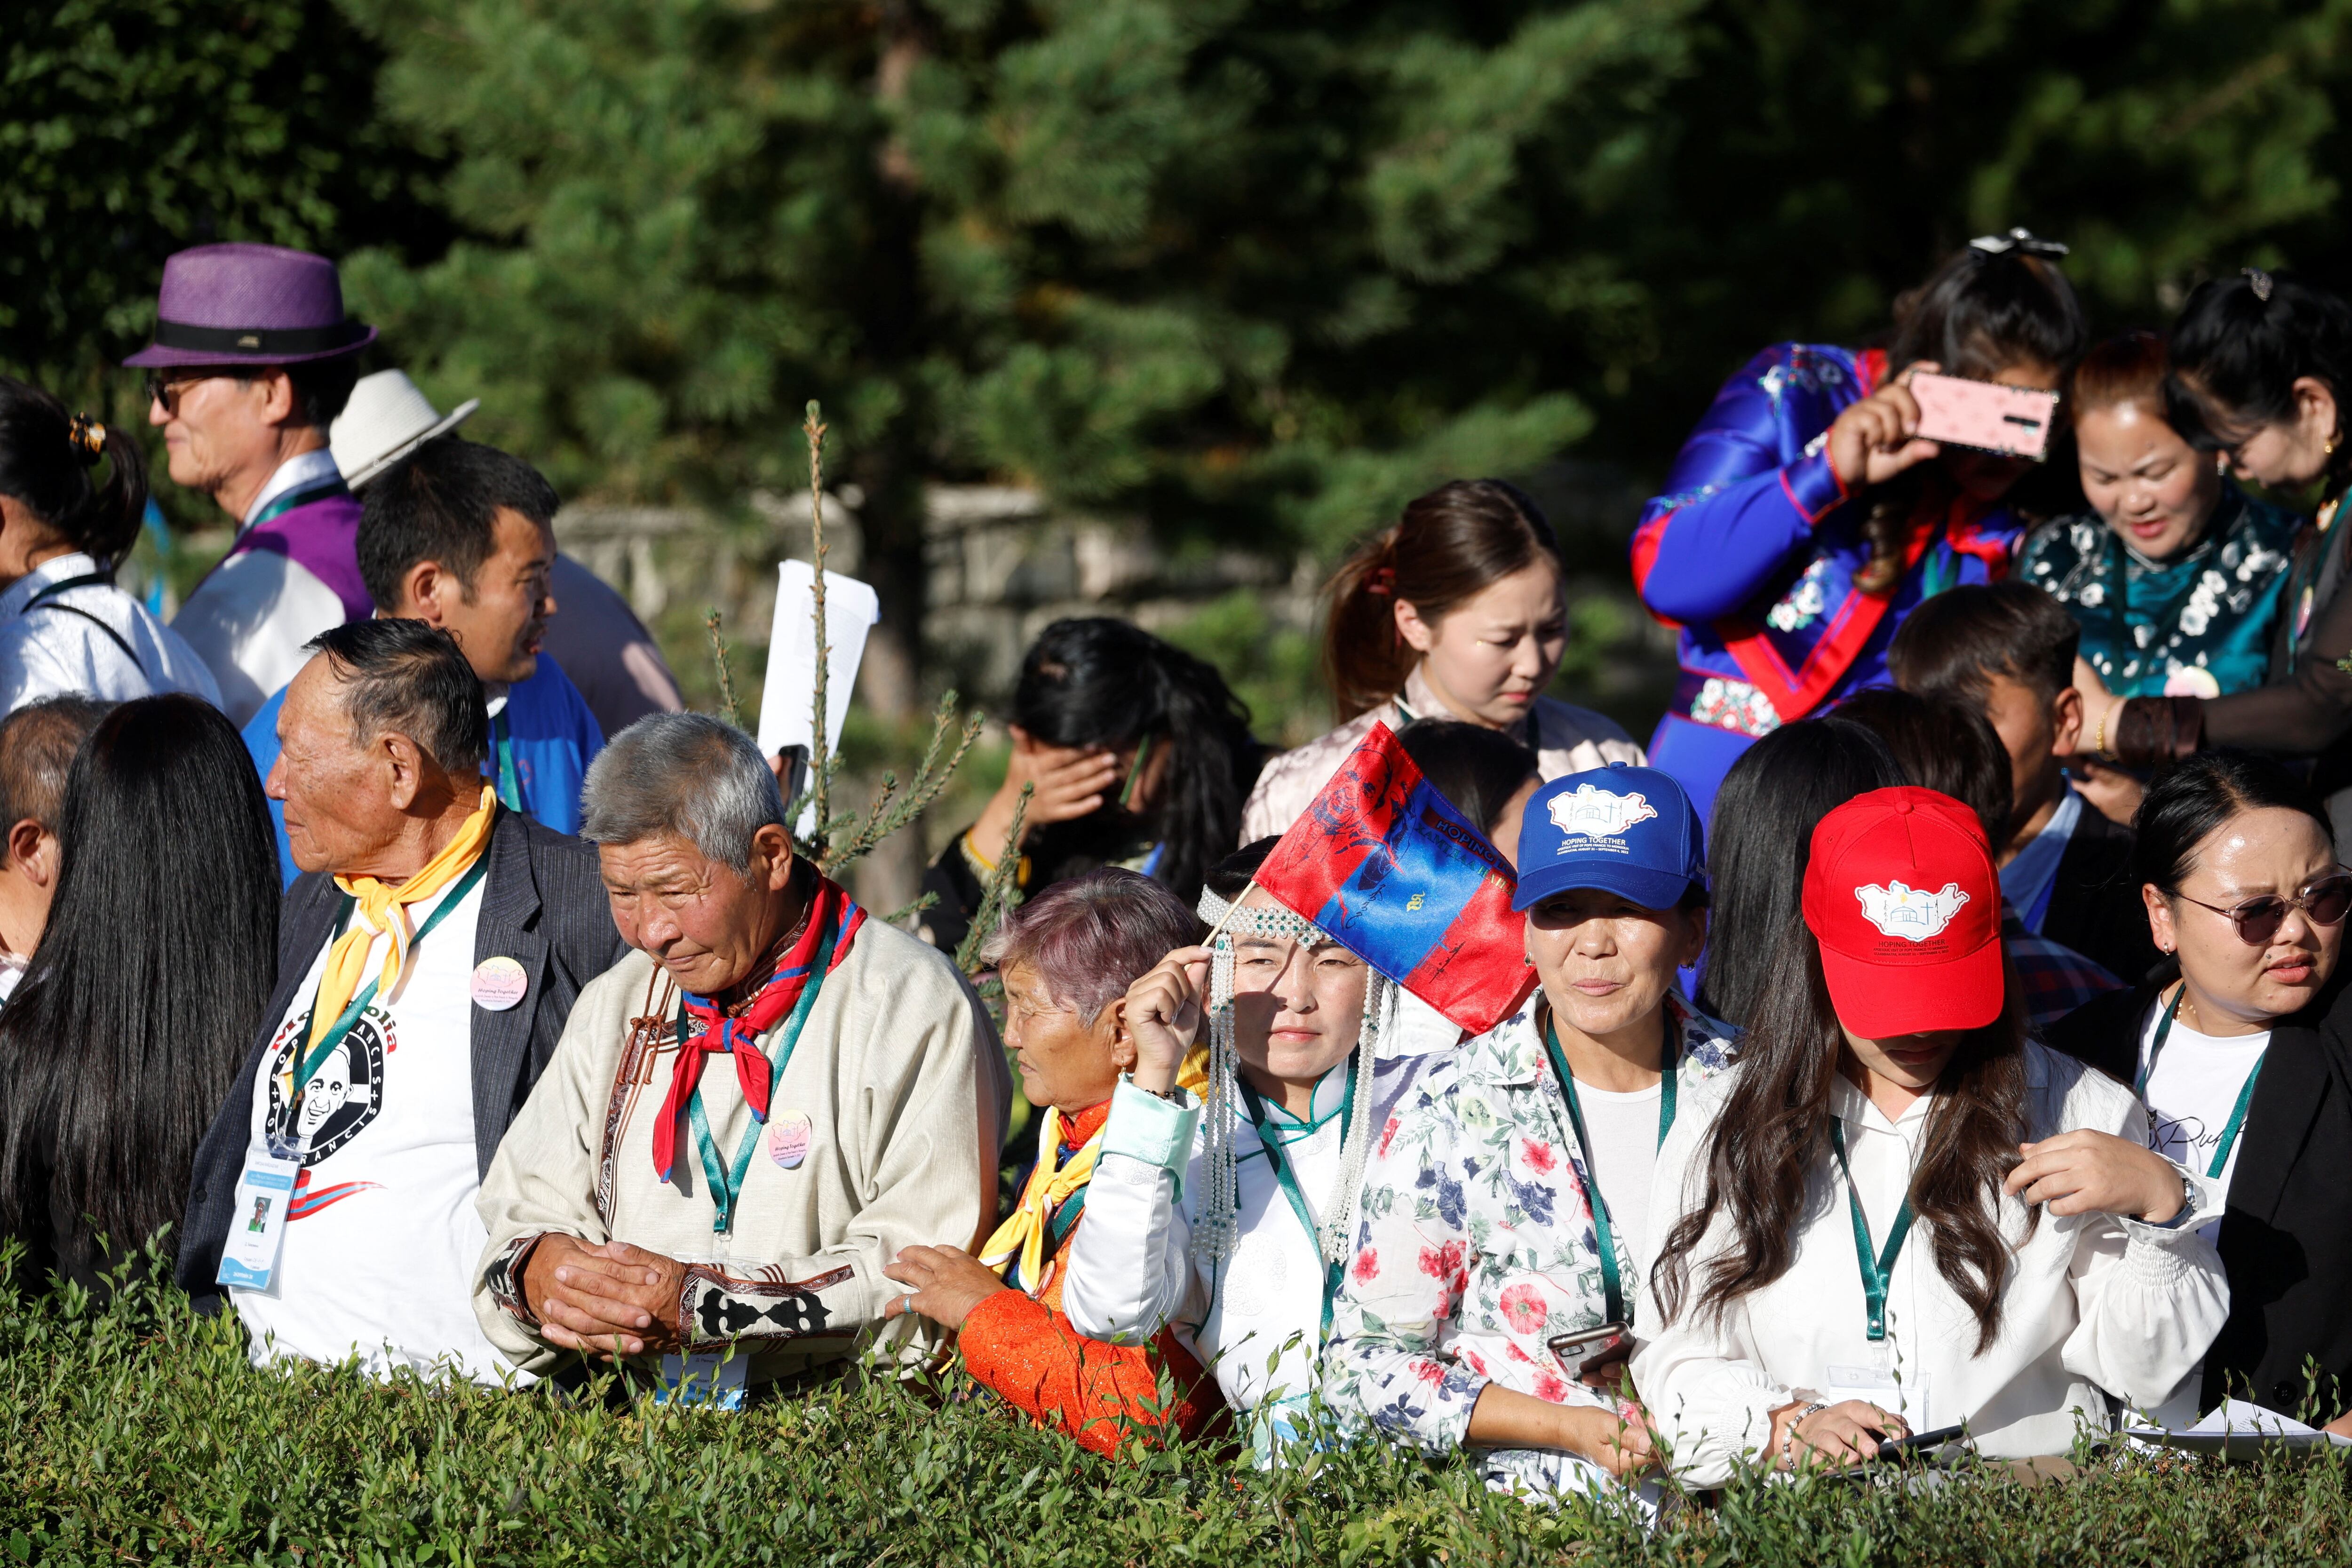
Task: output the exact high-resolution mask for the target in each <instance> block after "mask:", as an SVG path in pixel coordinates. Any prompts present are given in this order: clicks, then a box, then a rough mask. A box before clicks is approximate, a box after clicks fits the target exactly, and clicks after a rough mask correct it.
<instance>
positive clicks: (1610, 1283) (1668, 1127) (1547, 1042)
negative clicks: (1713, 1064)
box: [1544, 1015, 1681, 1323]
mask: <svg viewBox="0 0 2352 1568" xmlns="http://www.w3.org/2000/svg"><path fill="white" fill-rule="evenodd" d="M1665 1022H1666V1045H1665V1049H1664V1051H1663V1052H1661V1053H1660V1055H1659V1058H1658V1142H1659V1145H1660V1146H1661V1147H1663V1146H1664V1143H1665V1142H1666V1134H1667V1133H1668V1132H1670V1131H1674V1125H1675V1064H1676V1062H1677V1061H1678V1060H1679V1059H1680V1058H1681V1052H1680V1051H1678V1050H1677V1049H1676V1048H1675V1047H1676V1041H1675V1021H1674V1019H1673V1017H1672V1016H1668V1017H1667V1018H1666V1021H1665ZM1544 1049H1545V1050H1546V1051H1547V1052H1549V1053H1550V1056H1551V1070H1552V1073H1553V1075H1554V1076H1555V1077H1557V1078H1558V1079H1559V1087H1560V1090H1561V1092H1562V1093H1563V1094H1565V1095H1566V1096H1567V1097H1568V1125H1569V1129H1570V1131H1573V1132H1574V1133H1575V1134H1576V1152H1577V1155H1578V1157H1579V1158H1580V1159H1581V1160H1582V1161H1583V1162H1584V1201H1585V1205H1586V1206H1587V1207H1589V1208H1591V1210H1592V1242H1593V1246H1594V1247H1596V1248H1597V1249H1598V1250H1599V1251H1600V1253H1601V1311H1602V1312H1603V1313H1604V1314H1606V1315H1605V1316H1604V1317H1603V1318H1602V1320H1601V1321H1604V1322H1610V1323H1630V1322H1631V1321H1633V1320H1632V1319H1630V1318H1628V1317H1626V1315H1625V1284H1624V1274H1623V1271H1622V1270H1621V1269H1620V1268H1618V1265H1617V1238H1616V1237H1615V1236H1614V1235H1613V1234H1612V1232H1613V1231H1614V1229H1615V1222H1614V1221H1612V1219H1611V1218H1610V1217H1609V1200H1608V1199H1607V1198H1604V1197H1602V1196H1601V1178H1600V1177H1598V1176H1596V1175H1594V1174H1593V1173H1592V1140H1591V1138H1589V1137H1587V1136H1586V1135H1585V1131H1584V1110H1583V1108H1582V1107H1581V1106H1580V1105H1578V1104H1577V1102H1576V1075H1575V1074H1574V1073H1571V1072H1570V1071H1569V1070H1568V1058H1567V1057H1566V1055H1564V1054H1563V1053H1562V1052H1561V1050H1560V1048H1559V1035H1558V1034H1557V1033H1555V1032H1554V1031H1553V1029H1552V1026H1551V1018H1550V1017H1549V1015H1547V1016H1545V1018H1544Z"/></svg>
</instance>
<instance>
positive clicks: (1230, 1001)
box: [1192, 888, 1396, 1264]
mask: <svg viewBox="0 0 2352 1568" xmlns="http://www.w3.org/2000/svg"><path fill="white" fill-rule="evenodd" d="M1200 913H1201V918H1202V920H1204V921H1208V922H1209V929H1210V930H1211V931H1213V932H1214V933H1215V942H1214V945H1213V948H1212V949H1211V952H1212V959H1211V963H1210V965H1209V997H1208V1009H1207V1012H1208V1024H1209V1081H1208V1083H1207V1084H1206V1086H1205V1087H1204V1091H1203V1099H1204V1100H1206V1104H1205V1106H1204V1107H1203V1110H1202V1115H1203V1118H1204V1131H1203V1136H1202V1151H1201V1153H1202V1165H1203V1166H1204V1167H1205V1170H1204V1172H1203V1174H1204V1175H1205V1176H1206V1177H1207V1190H1206V1191H1205V1192H1204V1193H1202V1201H1201V1217H1200V1220H1199V1223H1198V1224H1196V1225H1195V1226H1193V1229H1192V1251H1193V1255H1194V1256H1195V1257H1197V1258H1201V1259H1202V1261H1203V1262H1207V1263H1210V1264H1217V1263H1222V1262H1223V1261H1224V1259H1226V1258H1230V1257H1232V1256H1233V1250H1234V1231H1235V1228H1236V1215H1238V1213H1239V1211H1240V1205H1241V1186H1240V1177H1239V1173H1238V1172H1239V1167H1238V1165H1237V1163H1236V1156H1235V1154H1234V1131H1235V1127H1236V1117H1235V1113H1234V1100H1235V1099H1236V1098H1238V1094H1239V1090H1238V1088H1237V1085H1236V1078H1237V1075H1238V1074H1239V1073H1240V1071H1241V1053H1240V1049H1239V1047H1238V1046H1237V1045H1236V1044H1235V1037H1234V938H1235V937H1236V936H1237V935H1246V936H1258V937H1265V938H1268V939H1271V940H1273V941H1276V942H1297V943H1298V944H1299V945H1300V946H1302V947H1312V946H1315V945H1317V944H1318V943H1323V942H1329V941H1330V940H1331V937H1330V934H1329V933H1328V932H1327V931H1324V930H1323V929H1322V928H1321V927H1320V926H1318V925H1316V924H1315V923H1314V922H1313V921H1309V920H1307V919H1305V918H1304V917H1303V916H1300V915H1297V914H1294V913H1292V912H1291V911H1290V910H1286V909H1283V908H1281V907H1279V906H1276V907H1274V908H1264V907H1260V906H1256V905H1236V904H1233V903H1228V902H1227V901H1226V900H1223V899H1221V898H1219V897H1218V896H1217V895H1216V894H1215V893H1213V892H1212V891H1210V890H1209V889H1206V888H1203V889H1201V903H1200ZM1395 1010H1396V987H1395V986H1394V985H1392V984H1390V982H1389V979H1388V976H1386V975H1384V974H1382V973H1381V972H1380V971H1379V970H1377V969H1371V968H1370V966H1369V965H1368V966H1367V973H1366V974H1365V977H1364V1017H1363V1022H1362V1023H1361V1024H1360V1026H1358V1028H1357V1032H1356V1051H1355V1058H1354V1068H1353V1071H1354V1073H1355V1079H1356V1081H1355V1087H1354V1093H1353V1096H1352V1098H1353V1100H1354V1111H1353V1114H1351V1115H1350V1116H1349V1119H1348V1125H1347V1126H1346V1127H1344V1128H1342V1129H1340V1131H1339V1140H1340V1142H1339V1186H1338V1189H1337V1190H1336V1191H1334V1192H1333V1193H1332V1194H1330V1195H1329V1196H1328V1198H1326V1199H1325V1200H1324V1203H1323V1220H1322V1224H1321V1225H1320V1226H1319V1227H1318V1237H1317V1240H1318V1243H1319V1245H1320V1247H1321V1251H1322V1255H1323V1261H1324V1262H1325V1263H1327V1264H1330V1263H1344V1262H1346V1261H1347V1260H1348V1258H1349V1256H1350V1254H1351V1253H1352V1252H1353V1250H1354V1245H1355V1229H1356V1195H1357V1194H1358V1192H1359V1191H1360V1189H1361V1188H1362V1186H1363V1183H1364V1155H1365V1151H1366V1150H1367V1148H1368V1147H1369V1146H1370V1142H1371V1124H1372V1069H1373V1064H1374V1060H1375V1058H1377V1057H1378V1056H1379V1055H1380V1039H1381V1031H1382V1029H1383V1028H1384V1027H1385V1026H1386V1025H1387V1024H1388V1022H1389V1020H1390V1017H1391V1015H1393V1013H1394V1012H1395Z"/></svg>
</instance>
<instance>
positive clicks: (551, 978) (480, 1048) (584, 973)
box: [173, 809, 628, 1311]
mask: <svg viewBox="0 0 2352 1568" xmlns="http://www.w3.org/2000/svg"><path fill="white" fill-rule="evenodd" d="M488 855H489V858H490V868H489V870H488V873H487V874H486V875H485V876H484V878H483V883H482V912H481V917H480V921H479V922H478V927H477V930H476V934H475V938H474V962H475V963H480V962H481V961H482V960H483V959H486V958H490V957H495V956H498V955H499V954H504V955H505V956H506V957H509V958H511V959H513V960H514V961H515V962H516V963H520V964H521V965H522V967H523V973H524V974H525V975H526V976H528V977H529V980H530V984H529V986H528V987H527V988H526V989H525V990H524V992H523V999H522V1001H521V1002H520V1004H519V1005H515V1006H513V1007H509V1008H508V1009H507V1010H506V1011H505V1012H503V1013H493V1012H490V1011H489V1010H488V1009H486V1008H482V1007H476V1008H474V1009H473V1019H474V1031H473V1032H474V1040H473V1046H474V1142H475V1151H474V1152H475V1159H476V1166H477V1170H478V1172H484V1173H486V1172H488V1170H489V1168H490V1157H491V1156H492V1155H493V1154H496V1153H497V1152H499V1139H501V1138H503V1137H505V1136H506V1131H507V1126H508V1124H509V1122H511V1121H514V1118H515V1113H516V1112H517V1111H519V1110H521V1109H522V1103H523V1101H524V1100H527V1099H529V1098H530V1089H531V1085H533V1084H535V1083H537V1082H538V1081H539V1075H540V1072H541V1069H542V1068H545V1067H546V1066H547V1062H548V1058H550V1057H552V1056H553V1055H554V1054H555V1042H556V1041H557V1040H558V1039H560V1038H562V1035H563V1024H564V1020H565V1019H567V1018H569V1017H570V1016H572V1001H573V1000H574V999H575V998H576V997H578V996H579V994H580V988H581V987H582V986H583V985H585V984H588V982H590V981H591V980H593V979H595V978H596V976H598V975H599V974H602V973H604V971H606V970H607V969H610V968H611V967H612V966H613V965H614V964H615V963H619V962H620V959H621V955H622V954H623V953H625V952H627V951H628V947H627V945H626V944H625V943H624V942H622V941H621V933H620V932H619V931H615V930H614V927H613V914H612V909H611V906H610V905H609V904H608V903H607V902H606V901H605V897H604V880H603V879H602V878H601V877H600V876H599V875H598V873H597V868H596V851H595V850H594V849H593V848H592V847H590V846H588V845H586V844H583V843H582V842H581V841H580V840H579V839H577V838H573V837H570V836H568V835H566V834H562V833H558V832H556V831H554V830H553V829H552V828H549V827H542V826H540V825H539V824H538V823H536V822H534V821H532V820H531V819H530V818H529V817H527V816H519V815H517V814H516V813H514V812H511V811H507V810H504V809H501V810H500V811H499V816H498V820H497V822H496V823H495V824H494V825H493V826H491V828H490V847H489V849H488ZM341 898H342V895H341V893H340V892H338V891H337V890H336V888H335V883H334V879H333V878H331V877H329V876H326V875H325V874H323V873H320V872H316V871H313V872H308V873H306V874H304V875H303V876H301V877H299V878H297V879H295V882H294V885H293V887H291V888H289V889H287V892H286V902H285V904H284V906H283V908H282V909H281V910H280V911H279V914H278V984H277V987H276V988H275V990H274V991H273V992H272V993H271V994H270V998H269V1006H268V1010H267V1011H265V1012H264V1013H263V1014H262V1016H261V1022H260V1025H259V1026H258V1027H257V1029H256V1030H255V1033H254V1040H253V1048H252V1050H251V1051H249V1052H248V1053H247V1057H246V1062H245V1070H244V1071H243V1072H242V1073H239V1074H238V1075H237V1079H236V1087H235V1088H234V1089H230V1090H229V1094H228V1098H227V1100H225V1101H223V1102H222V1104H221V1106H220V1108H219V1109H218V1110H217V1111H215V1114H214V1116H213V1121H212V1126H211V1127H210V1128H209V1129H208V1130H206V1131H205V1139H204V1142H202V1143H200V1144H199V1145H197V1148H196V1162H195V1168H194V1171H193V1172H192V1173H190V1176H189V1181H188V1207H187V1213H186V1215H184V1217H183V1218H182V1220H181V1222H180V1251H179V1262H178V1266H177V1267H176V1268H175V1269H174V1270H173V1272H174V1274H175V1276H176V1277H177V1279H179V1282H180V1286H181V1288H182V1289H184V1290H186V1291H187V1292H188V1294H189V1295H190V1296H192V1297H193V1298H194V1299H195V1301H196V1305H197V1306H198V1308H200V1309H201V1310H206V1311H210V1310H216V1309H217V1308H218V1307H219V1305H220V1300H219V1297H220V1287H219V1286H218V1285H217V1284H215V1281H214V1276H215V1275H216V1274H217V1273H218V1272H219V1269H220V1255H221V1247H222V1245H223V1243H224V1242H225V1241H226V1239H227V1237H228V1227H229V1210H230V1207H231V1205H233V1204H234V1203H235V1201H236V1178H237V1173H238V1172H239V1170H241V1169H242V1168H243V1166H244V1163H245V1148H246V1142H247V1134H248V1132H249V1131H250V1129H251V1127H252V1122H253V1089H254V1082H255V1079H256V1078H257V1076H258V1075H259V1073H260V1071H261V1061H262V1057H263V1055H264V1053H265V1052H266V1051H267V1050H268V1047H269V1040H270V1037H271V1036H273V1035H274V1034H276V1033H277V1031H278V1024H279V1023H280V1022H281V1021H282V1020H283V1019H284V1018H285V1016H286V1010H287V1008H288V1007H289V1006H290V1005H292V1004H293V1001H294V990H295V988H296V987H297V986H299V985H300V984H302V981H303V978H304V976H306V975H307V974H308V973H310V963H311V961H312V960H313V959H315V958H317V956H318V954H319V949H320V947H322V946H324V945H325V943H326V942H327V938H328V934H329V932H330V931H331V930H332V928H333V925H334V920H335V910H336V907H337V905H338V903H339V902H340V901H341Z"/></svg>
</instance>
